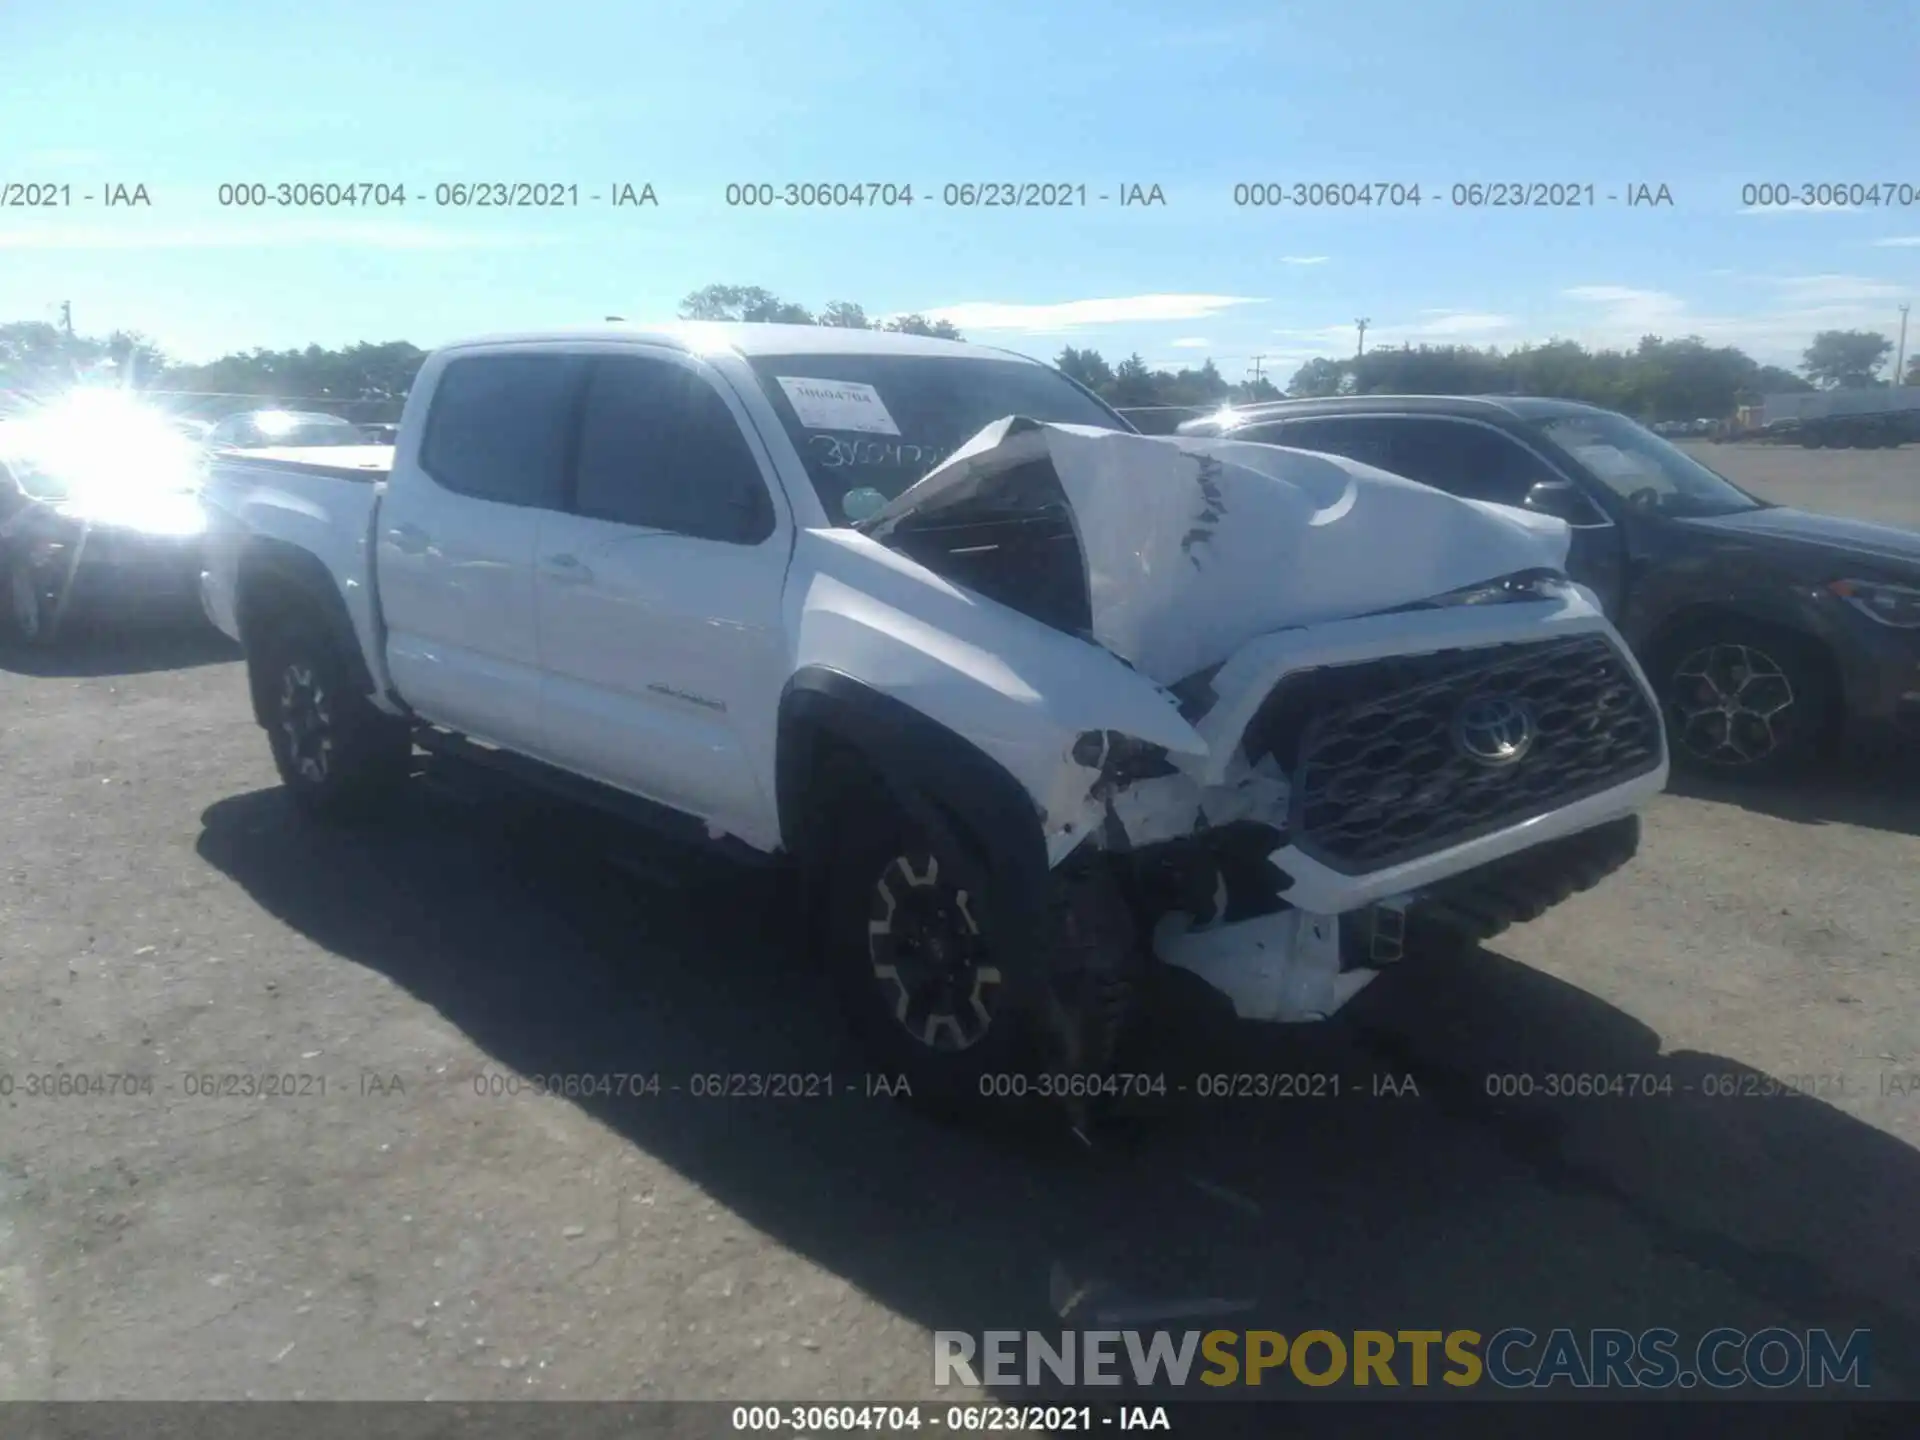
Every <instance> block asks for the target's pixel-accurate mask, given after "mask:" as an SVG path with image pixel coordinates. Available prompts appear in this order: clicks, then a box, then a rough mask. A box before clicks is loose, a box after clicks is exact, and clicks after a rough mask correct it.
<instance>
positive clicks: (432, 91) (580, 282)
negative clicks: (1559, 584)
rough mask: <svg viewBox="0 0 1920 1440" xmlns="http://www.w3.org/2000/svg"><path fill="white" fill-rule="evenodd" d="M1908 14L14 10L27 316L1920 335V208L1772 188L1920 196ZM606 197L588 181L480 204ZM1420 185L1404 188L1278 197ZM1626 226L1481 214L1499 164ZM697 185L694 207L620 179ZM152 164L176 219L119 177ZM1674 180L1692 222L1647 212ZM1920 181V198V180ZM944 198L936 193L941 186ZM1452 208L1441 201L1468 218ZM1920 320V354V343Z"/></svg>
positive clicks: (351, 325)
mask: <svg viewBox="0 0 1920 1440" xmlns="http://www.w3.org/2000/svg"><path fill="white" fill-rule="evenodd" d="M1916 75H1920V5H1916V4H1913V3H1906V0H1826V3H1823V4H1820V5H1807V4H1804V3H1800V0H1745V3H1742V4H1739V5H1734V4H1732V3H1714V0H1692V3H1688V0H1667V3H1657V0H1609V3H1593V0H1539V3H1510V0H1346V3H1341V4H1321V3H1315V4H1311V5H1307V4H1296V3H1291V0H1268V3H1265V4H1243V3H1220V4H1205V3H1198V4H1196V3H1187V4H1180V5H1175V4H1172V3H1148V0H1121V3H1109V4H1094V3H1090V0H1044V3H1036V0H1026V3H1002V0H974V3H972V4H967V5H933V4H927V3H917V0H780V3H765V0H754V3H748V0H731V3H730V0H693V3H685V4H682V3H671V4H668V3H652V0H597V3H586V4H577V3H564V0H552V3H546V4H527V3H504V0H462V3H457V4H456V3H451V0H413V3H405V4H396V3H393V0H385V3H379V4H376V3H363V0H339V3H326V0H312V3H308V4H305V5H302V6H300V7H298V8H297V10H296V9H293V8H289V7H286V6H281V5H273V4H261V3H259V0H137V3H136V0H87V3H75V4H66V5H61V4H43V3H33V0H0V184H5V183H6V182H9V181H11V182H54V183H67V184H71V186H72V187H73V195H74V197H75V202H74V204H73V205H72V206H71V207H70V208H63V209H17V208H14V209H0V319H42V318H53V316H54V315H55V313H56V311H55V309H54V307H55V306H56V305H57V303H58V302H59V301H61V300H70V301H72V303H73V306H74V317H75V323H76V325H77V326H78V327H79V328H81V329H83V330H88V331H104V330H107V329H111V328H114V327H126V328H132V329H137V330H141V331H144V332H145V333H147V334H148V335H150V336H152V337H153V338H154V339H155V340H156V341H158V342H159V343H160V344H161V346H162V347H163V348H164V349H166V350H167V351H168V352H169V353H171V354H174V355H176V356H178V357H180V358H183V359H190V360H191V359H205V358H210V357H211V356H213V355H215V354H218V353H222V352H224V351H227V350H232V349H244V348H251V347H252V346H255V345H264V346H270V347H275V348H279V347H285V346H292V345H304V344H306V343H309V342H318V343H321V344H324V345H339V344H345V343H350V342H353V341H356V340H387V339H410V340H413V341H415V342H416V343H419V344H422V345H432V344H435V343H438V342H441V341H444V340H447V339H451V338H453V337H455V336H458V335H461V334H466V333H472V332H476V331H487V330H495V329H510V328H518V327H525V326H537V325H545V324H572V323H580V322H592V321H597V320H599V319H600V318H601V317H602V316H604V315H607V314H620V315H624V316H628V317H630V318H634V319H642V318H652V317H661V318H665V317H668V316H670V315H671V314H672V312H673V310H674V308H675V306H676V304H677V303H678V301H679V299H680V297H681V296H683V295H684V294H686V293H687V292H688V291H690V290H693V289H695V288H697V287H699V286H701V285H704V284H707V283H710V282H716V281H728V282H736V283H743V284H760V285H764V286H766V287H767V288H769V289H772V290H774V291H776V292H779V293H781V294H783V295H786V296H789V297H791V298H793V299H797V300H801V301H804V302H807V303H809V304H813V305H819V304H823V303H825V302H826V301H829V300H833V299H850V300H856V301H859V302H862V303H863V304H865V305H866V306H867V308H868V310H869V312H870V313H882V314H884V313H892V312H898V311H904V310H921V311H927V312H933V313H946V314H948V315H950V316H951V318H953V319H954V320H955V321H956V323H958V324H959V325H960V326H961V327H962V329H963V330H965V331H966V332H967V334H968V335H969V336H970V337H972V338H976V339H982V340H992V341H995V342H997V343H1001V344H1005V345H1008V346H1010V347H1012V348H1015V349H1019V350H1024V351H1027V352H1029V353H1038V354H1042V355H1052V354H1053V353H1055V352H1057V351H1058V349H1059V348H1060V346H1061V345H1062V344H1065V343H1072V344H1076V345H1091V346H1093V347H1095V348H1098V349H1100V350H1101V351H1103V352H1104V353H1106V354H1108V355H1109V356H1110V357H1117V356H1119V355H1123V354H1125V353H1127V352H1129V351H1135V350H1137V351H1138V352H1140V353H1141V354H1142V355H1143V356H1145V357H1146V358H1147V359H1148V360H1149V361H1151V362H1154V363H1156V364H1164V365H1173V364H1180V363H1197V362H1198V361H1199V360H1200V359H1202V358H1205V357H1208V356H1211V357H1213V358H1214V359H1215V361H1216V362H1217V363H1218V364H1219V365H1220V367H1221V368H1222V370H1223V371H1224V372H1226V373H1227V374H1228V375H1229V377H1230V378H1236V379H1237V378H1239V377H1241V376H1242V375H1244V374H1245V373H1247V370H1248V367H1249V365H1250V364H1251V363H1252V359H1253V357H1254V356H1257V355H1264V356H1265V357H1267V358H1266V359H1265V361H1264V368H1265V369H1266V370H1267V372H1269V373H1271V374H1275V375H1277V376H1278V377H1279V378H1280V379H1281V381H1282V382H1283V383H1284V380H1285V379H1286V377H1287V376H1288V375H1289V374H1291V372H1292V369H1293V368H1294V367H1295V366H1297V365H1298V364H1299V363H1300V362H1301V361H1302V360H1304V359H1306V358H1309V357H1310V356H1313V355H1319V354H1346V353H1351V349H1352V345H1353V321H1354V319H1355V318H1356V317H1358V316H1366V317H1368V318H1370V320H1371V321H1372V324H1371V327H1370V329H1369V331H1368V343H1369V345H1371V344H1373V343H1376V342H1380V343H1399V342H1401V341H1403V340H1411V341H1414V342H1415V343H1418V342H1420V341H1422V340H1429V341H1466V342H1472V343H1476V344H1488V343H1498V344H1511V343H1514V342H1517V341H1521V340H1527V339H1533V340H1541V339H1546V338H1549V337H1550V336H1553V335H1561V336H1567V337H1571V338H1576V339H1580V340H1583V341H1586V342H1588V343H1611V344H1622V343H1625V344H1630V343H1632V342H1633V341H1634V340H1635V339H1636V338H1637V337H1638V336H1639V335H1641V334H1643V333H1646V332H1650V331H1651V332H1658V333H1662V334H1666V335H1669V336H1673V335H1679V334H1685V333H1689V332H1693V333H1699V334H1702V335H1704V336H1706V337H1707V338H1709V339H1710V340H1714V341H1716V342H1720V343H1731V344H1738V345H1741V346H1743V347H1745V348H1747V349H1748V350H1750V351H1751V352H1752V353H1754V354H1755V355H1757V356H1759V357H1760V358H1763V359H1768V360H1774V361H1780V362H1785V363H1793V362H1794V361H1795V360H1796V359H1797V357H1798V352H1799V351H1800V349H1801V348H1802V347H1804V345H1805V344H1806V341H1807V339H1808V338H1809V337H1810V336H1811V334H1812V333H1813V332H1814V331H1815V330H1817V329H1821V328H1827V327H1832V326H1845V327H1854V326H1863V327H1871V328H1878V329H1883V330H1887V331H1888V332H1889V333H1891V332H1892V330H1893V329H1894V328H1895V327H1897V324H1898V315H1897V306H1898V305H1899V304H1900V303H1902V302H1904V301H1906V300H1908V299H1909V298H1911V296H1912V295H1913V292H1914V291H1916V290H1920V203H1915V204H1913V205H1910V206H1908V207H1906V208H1904V209H1903V208H1897V207H1882V208H1877V209H1870V210H1837V211H1836V210H1812V211H1807V210H1792V211H1787V212H1776V213H1763V214H1751V213H1742V208H1743V207H1742V203H1741V198H1742V197H1741V186H1742V185H1743V184H1747V183H1758V182H1774V181H1779V182H1788V183H1792V184H1796V185H1797V184H1799V183H1801V182H1829V183H1831V182H1842V183H1852V182H1872V181H1892V182H1895V183H1896V184H1905V185H1907V186H1908V187H1909V189H1910V191H1914V192H1920V82H1916V81H1915V78H1914V77H1915V76H1916ZM496 179H498V180H509V181H521V180H524V181H549V182H555V181H557V182H562V183H575V184H577V185H578V186H579V187H580V191H581V194H582V197H583V203H582V205H581V206H580V207H579V208H574V209H548V210H517V211H511V212H506V213H491V214H482V213H475V212H472V211H465V210H458V209H450V208H436V207H435V206H434V204H433V203H432V197H433V190H434V187H435V185H436V184H437V183H439V182H442V181H456V180H496ZM1001 180H1004V181H1055V182H1066V183H1069V184H1074V185H1078V184H1085V185H1086V186H1087V187H1088V190H1089V192H1091V193H1093V194H1098V193H1102V192H1104V193H1109V194H1112V193H1116V192H1117V191H1118V189H1119V187H1121V186H1123V185H1128V184H1140V185H1143V186H1144V185H1152V184H1158V185H1159V186H1160V187H1161V189H1162V191H1163V193H1164V195H1165V196H1166V201H1167V203H1166V205H1165V207H1164V208H1160V207H1155V208H1152V209H1147V210H1142V209H1136V208H1129V209H1122V208H1120V207H1119V206H1118V205H1117V203H1114V202H1108V203H1106V204H1101V203H1098V202H1097V201H1096V202H1095V203H1093V204H1092V205H1090V206H1088V207H1086V208H1072V209H1066V210H1052V211H1014V212H1009V213H983V212H980V211H977V210H968V209H944V208H943V207H942V206H941V205H940V204H938V203H937V201H938V199H939V195H940V191H941V188H942V186H944V185H945V184H947V183H950V182H951V183H959V182H964V181H1001ZM1368 180H1387V181H1397V182H1401V183H1419V184H1421V186H1422V188H1423V198H1424V200H1425V202H1426V203H1424V204H1423V205H1422V206H1421V207H1419V208H1418V209H1410V208H1409V209H1402V210H1399V211H1392V210H1383V209H1380V208H1375V209H1372V210H1353V211H1347V212H1336V211H1317V212H1316V211H1309V210H1299V209H1294V208H1291V207H1287V208H1282V209H1279V210H1253V209H1243V208H1236V206H1235V205H1234V203H1233V189H1234V186H1235V185H1236V184H1237V183H1242V182H1255V181H1277V182H1282V183H1291V182H1296V181H1300V182H1312V181H1332V182H1356V183H1357V182H1364V181H1368ZM1497 180H1514V181H1560V182H1573V183H1577V184H1581V185H1585V184H1588V183H1591V184H1593V185H1594V186H1595V187H1596V190H1597V192H1598V193H1599V195H1600V197H1601V204H1600V205H1599V207H1598V208H1596V209H1579V210H1563V211H1540V212H1532V211H1519V212H1516V211H1502V212H1489V211H1485V210H1472V209H1454V208H1453V207H1452V206H1451V205H1449V204H1447V203H1445V200H1446V196H1447V193H1448V187H1450V186H1451V185H1452V184H1454V183H1456V182H1461V183H1464V182H1472V181H1497ZM234 181H259V182H264V183H267V184H275V183H278V182H281V181H287V182H300V181H309V182H311V181H321V182H336V183H337V182H343V181H353V182H377V183H386V184H392V183H395V182H398V183H401V184H404V186H405V187H406V189H407V191H408V193H409V194H410V195H419V196H421V197H422V198H421V199H411V200H409V202H408V204H407V205H406V206H405V207H404V209H398V210H384V211H369V210H364V209H359V210H354V209H333V210H274V209H268V210H264V211H263V210H250V211H237V210H234V209H230V208H228V209H223V208H222V207H221V206H220V205H219V204H218V187H219V186H220V184H221V183H222V182H234ZM619 181H626V182H631V183H633V184H634V185H635V186H636V187H638V186H639V185H640V184H641V183H642V182H647V183H651V184H652V185H653V187H654V190H655V193H656V195H657V196H658V198H659V204H658V206H657V208H649V209H641V210H627V211H614V210H612V209H609V208H607V207H606V206H605V205H604V204H601V205H594V204H591V203H589V202H586V201H585V199H584V197H585V196H586V195H587V194H589V193H595V192H598V193H604V192H605V191H606V190H607V187H608V186H609V185H610V184H611V183H614V182H619ZM733 181H771V182H784V181H795V182H800V181H826V182H867V181H874V182H887V183H893V184H901V183H911V184H912V185H913V187H914V192H915V200H916V203H915V204H914V205H913V206H912V207H911V208H910V209H899V210H894V211H875V210H872V209H867V210H855V211H844V212H839V213H819V212H814V213H801V212H794V211H791V210H785V211H782V210H776V211H772V212H767V211H748V210H742V209H738V208H730V207H729V206H728V205H727V204H726V203H725V187H726V185H727V184H728V183H729V182H733ZM115 182H118V183H124V184H127V185H132V184H135V183H140V184H144V185H145V186H146V187H147V189H148V191H149V193H150V195H151V197H152V205H151V207H150V208H149V209H146V210H107V209H102V208H101V207H100V206H99V205H98V203H97V202H96V203H94V204H87V203H85V202H83V201H81V200H80V199H79V197H80V196H81V195H82V194H83V193H98V192H99V191H100V189H101V187H102V186H104V185H107V184H112V183H115ZM1638 183H1644V184H1647V185H1651V186H1658V185H1661V184H1664V185H1666V186H1668V187H1669V189H1670V192H1671V194H1672V196H1673V198H1674V203H1673V205H1672V206H1671V207H1662V208H1658V209H1646V208H1628V207H1626V206H1625V205H1624V204H1623V203H1613V204H1609V203H1607V202H1606V201H1605V199H1604V197H1605V195H1606V194H1607V193H1609V192H1612V193H1624V191H1625V187H1627V186H1629V185H1632V184H1638ZM1915 198H1916V200H1917V201H1920V195H1916V197H1915ZM930 201H931V202H935V203H929V202H930ZM1436 202H1438V203H1436ZM1910 348H1912V342H1910Z"/></svg>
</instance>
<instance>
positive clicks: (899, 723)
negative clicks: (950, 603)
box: [774, 666, 1052, 994]
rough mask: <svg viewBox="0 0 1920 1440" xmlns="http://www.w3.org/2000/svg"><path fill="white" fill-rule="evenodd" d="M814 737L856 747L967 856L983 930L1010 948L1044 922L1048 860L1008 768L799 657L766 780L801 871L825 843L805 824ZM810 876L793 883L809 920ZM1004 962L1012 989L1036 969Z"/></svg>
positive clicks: (951, 847) (927, 720)
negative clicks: (975, 876) (983, 906)
mask: <svg viewBox="0 0 1920 1440" xmlns="http://www.w3.org/2000/svg"><path fill="white" fill-rule="evenodd" d="M822 741H826V742H828V743H829V744H831V745H837V746H839V747H842V748H844V749H846V750H848V751H851V752H852V753H853V754H854V755H856V756H858V757H859V759H860V760H861V762H862V763H863V764H864V765H865V766H866V767H867V768H869V769H870V770H871V771H872V772H873V774H874V775H875V777H876V778H877V779H878V780H879V781H880V782H881V784H883V785H884V786H885V787H886V789H887V791H888V793H889V795H890V796H891V797H892V798H893V799H894V800H896V801H897V802H898V803H899V805H900V806H901V808H902V809H903V810H904V811H905V812H906V813H907V814H908V815H909V816H911V817H912V818H913V820H914V821H915V822H916V823H917V824H919V825H921V826H922V827H923V828H924V829H925V830H926V831H927V832H928V834H929V835H931V836H933V837H934V838H935V839H936V840H938V841H940V842H941V843H942V847H943V848H944V849H946V850H948V851H950V852H952V853H956V854H959V855H962V856H965V857H966V858H967V859H968V861H969V862H970V864H971V865H972V866H973V867H976V868H977V870H978V872H979V874H980V876H981V878H982V879H984V880H985V881H986V882H988V883H987V884H985V885H984V886H983V893H984V894H985V896H986V900H987V905H988V911H989V914H990V916H991V921H990V923H991V924H992V925H993V926H994V929H993V931H992V933H994V934H995V935H996V936H998V937H1000V939H1001V940H1002V941H1003V942H1006V944H1007V945H1009V946H1010V947H1011V948H1012V949H1013V951H1014V953H1015V955H1018V956H1020V958H1022V959H1024V958H1028V957H1026V956H1024V955H1021V953H1020V952H1022V951H1024V950H1025V948H1026V944H1032V945H1035V946H1037V945H1039V944H1040V943H1042V937H1043V936H1044V935H1045V934H1046V933H1047V931H1046V921H1047V917H1048V913H1049V906H1050V903H1051V896H1052V881H1051V867H1050V866H1049V865H1048V863H1047V847H1046V840H1045V836H1044V834H1043V833H1042V816H1041V813H1040V810H1039V807H1038V806H1037V805H1036V804H1035V803H1034V801H1033V799H1032V797H1031V796H1029V795H1028V794H1027V791H1026V789H1025V787H1023V786H1022V785H1021V784H1020V782H1019V781H1018V780H1016V779H1015V778H1014V777H1013V775H1012V773H1011V772H1009V771H1008V770H1007V768H1006V767H1005V766H1003V765H1002V764H1000V762H999V761H997V760H995V759H994V758H993V757H992V756H990V755H988V754H987V753H986V752H985V751H984V750H982V749H981V748H980V747H979V746H977V745H975V744H974V743H973V742H972V741H970V740H968V739H967V738H966V737H964V736H962V735H960V734H959V733H958V732H956V731H954V730H951V729H949V728H948V727H947V726H945V725H943V724H941V723H940V722H939V721H937V720H934V719H932V718H931V717H929V716H927V715H925V714H922V713H921V712H920V711H918V710H916V709H914V708H913V707H912V706H911V705H908V704H907V703H905V702H904V701H902V700H899V699H897V698H895V697H894V696H891V695H887V694H884V693H883V692H881V691H879V690H876V689H874V688H873V687H872V686H870V685H867V684H865V683H864V682H862V681H859V680H856V679H854V678H853V677H852V676H850V675H846V674H843V673H842V672H840V671H837V670H831V669H828V668H826V667H824V666H807V667H804V668H802V669H801V670H799V671H798V672H796V673H795V674H794V675H793V676H792V678H791V679H789V680H788V681H787V684H786V687H785V689H784V690H783V691H782V692H781V696H780V709H779V730H778V737H777V740H776V742H775V759H774V789H775V793H776V803H777V804H778V807H779V816H780V832H781V839H782V843H783V845H784V847H785V848H786V849H787V850H788V851H789V853H791V854H793V855H794V856H795V857H796V859H797V860H798V861H799V866H800V871H801V875H802V877H803V880H804V881H806V882H812V881H814V880H817V879H818V878H819V877H820V876H821V874H822V867H823V866H824V863H825V860H826V852H827V851H828V850H829V849H830V845H829V844H828V843H827V837H826V836H825V835H824V834H823V833H822V832H821V831H820V830H819V829H818V828H816V826H817V822H818V821H820V820H821V819H822V818H823V816H824V814H825V807H823V806H822V805H820V804H819V803H817V802H818V798H819V797H817V796H816V795H815V794H813V793H812V792H813V787H814V785H815V784H816V782H817V781H818V779H819V775H818V771H817V769H816V767H817V765H818V762H819V760H820V758H821V756H822V753H823V746H822V744H821V742H822ZM818 888H819V887H818V886H817V885H816V884H814V883H804V884H803V886H802V895H803V897H805V898H804V899H803V904H804V905H806V906H807V907H809V909H808V918H809V921H810V922H811V920H812V918H813V916H814V915H815V914H817V912H816V911H813V910H812V909H811V907H812V905H813V904H814V899H813V897H814V896H815V895H816V894H817V891H818ZM1020 937H1025V941H1026V944H1023V943H1022V939H1021V938H1020ZM1031 958H1033V959H1034V960H1035V961H1036V962H1039V961H1044V959H1045V958H1046V957H1045V956H1044V955H1037V956H1033V957H1031ZM1012 968H1013V970H1014V972H1015V973H1014V974H1010V975H1008V977H1007V983H1008V984H1009V987H1010V992H1011V993H1015V994H1018V993H1021V992H1023V991H1025V989H1026V983H1025V982H1027V981H1028V980H1030V979H1031V978H1033V977H1035V976H1037V975H1039V974H1042V973H1044V970H1043V967H1042V965H1041V964H1039V963H1034V964H1024V963H1019V964H1015V965H1014V966H1013V967H1012Z"/></svg>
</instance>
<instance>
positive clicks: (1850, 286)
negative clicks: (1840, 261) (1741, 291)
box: [1766, 275, 1910, 305]
mask: <svg viewBox="0 0 1920 1440" xmlns="http://www.w3.org/2000/svg"><path fill="white" fill-rule="evenodd" d="M1766 283H1767V284H1769V285H1772V286H1775V287H1776V288H1778V289H1779V290H1780V291H1781V292H1782V293H1783V294H1784V295H1785V297H1786V298H1787V299H1788V300H1789V301H1791V302H1793V303H1796V304H1801V305H1844V304H1847V303H1849V302H1850V301H1855V300H1860V301H1869V300H1901V299H1904V298H1905V297H1906V296H1907V295H1908V294H1909V293H1910V290H1909V287H1907V286H1905V285H1895V284H1891V283H1890V282H1888V281H1885V280H1873V279H1869V278H1868V277H1866V276H1864V275H1783V276H1768V277H1766Z"/></svg>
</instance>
